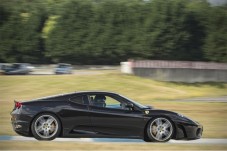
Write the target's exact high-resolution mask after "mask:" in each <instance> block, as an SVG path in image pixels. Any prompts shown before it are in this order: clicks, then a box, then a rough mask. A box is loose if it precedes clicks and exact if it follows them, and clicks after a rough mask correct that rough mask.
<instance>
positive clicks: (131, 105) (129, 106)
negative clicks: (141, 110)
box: [125, 103, 133, 109]
mask: <svg viewBox="0 0 227 151" xmlns="http://www.w3.org/2000/svg"><path fill="white" fill-rule="evenodd" d="M125 107H127V108H130V109H132V108H133V104H132V103H127V104H126V105H125Z"/></svg>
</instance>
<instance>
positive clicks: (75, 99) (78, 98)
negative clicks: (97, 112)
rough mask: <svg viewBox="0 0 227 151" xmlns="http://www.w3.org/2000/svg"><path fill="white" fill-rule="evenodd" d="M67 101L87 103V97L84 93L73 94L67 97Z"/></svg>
mask: <svg viewBox="0 0 227 151" xmlns="http://www.w3.org/2000/svg"><path fill="white" fill-rule="evenodd" d="M69 101H71V102H74V103H77V104H85V105H87V104H88V98H87V96H86V95H80V96H75V97H72V98H70V99H69Z"/></svg>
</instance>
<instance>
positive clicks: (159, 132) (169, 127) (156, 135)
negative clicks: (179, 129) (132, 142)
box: [145, 117, 174, 142]
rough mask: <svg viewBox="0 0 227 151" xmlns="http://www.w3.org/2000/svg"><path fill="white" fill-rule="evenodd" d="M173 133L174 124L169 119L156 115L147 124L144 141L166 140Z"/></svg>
mask: <svg viewBox="0 0 227 151" xmlns="http://www.w3.org/2000/svg"><path fill="white" fill-rule="evenodd" d="M173 133H174V126H173V124H172V122H171V121H170V120H169V119H167V118H165V117H156V118H154V119H153V120H151V121H150V123H149V124H148V127H147V137H146V139H145V141H152V142H167V141H169V140H170V139H171V138H172V136H173Z"/></svg>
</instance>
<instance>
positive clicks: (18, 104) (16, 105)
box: [15, 101, 22, 109]
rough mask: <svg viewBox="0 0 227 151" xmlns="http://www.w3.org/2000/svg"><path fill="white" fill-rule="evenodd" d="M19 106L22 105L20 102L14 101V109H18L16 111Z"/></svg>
mask: <svg viewBox="0 0 227 151" xmlns="http://www.w3.org/2000/svg"><path fill="white" fill-rule="evenodd" d="M21 106H22V103H20V102H16V101H15V107H16V108H18V109H19V108H20V107H21Z"/></svg>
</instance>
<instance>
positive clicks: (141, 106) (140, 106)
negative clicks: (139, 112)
mask: <svg viewBox="0 0 227 151" xmlns="http://www.w3.org/2000/svg"><path fill="white" fill-rule="evenodd" d="M120 96H121V97H123V98H125V99H127V100H129V101H130V102H132V103H133V104H135V105H136V106H138V107H139V108H148V107H147V106H144V105H142V104H140V103H138V102H135V101H133V100H132V99H129V98H127V97H125V96H122V95H120Z"/></svg>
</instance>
